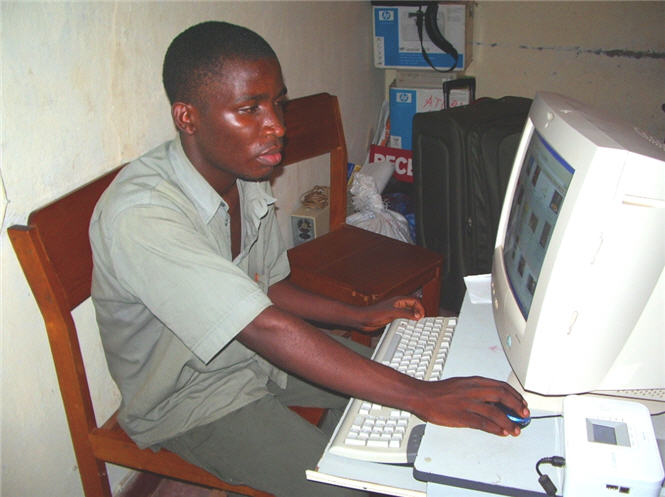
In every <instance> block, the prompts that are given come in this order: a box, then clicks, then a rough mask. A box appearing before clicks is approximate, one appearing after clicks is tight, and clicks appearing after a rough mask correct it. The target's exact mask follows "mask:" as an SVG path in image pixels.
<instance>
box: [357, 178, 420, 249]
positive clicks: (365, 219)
mask: <svg viewBox="0 0 665 497" xmlns="http://www.w3.org/2000/svg"><path fill="white" fill-rule="evenodd" d="M349 191H350V192H351V195H352V202H353V206H354V207H355V209H356V211H358V212H356V213H355V214H351V215H350V216H349V217H347V218H346V222H347V224H350V225H352V226H357V227H358V228H362V229H365V230H367V231H372V232H374V233H379V234H381V235H385V236H388V237H390V238H394V239H396V240H401V241H403V242H407V243H413V240H412V239H411V234H410V233H409V223H408V222H407V220H406V218H405V217H404V216H402V215H401V214H400V213H398V212H395V211H391V210H389V209H387V208H386V206H385V205H384V204H383V199H382V198H381V195H379V192H378V191H377V188H376V184H375V183H374V179H373V178H371V177H369V176H366V175H364V174H361V173H360V172H358V173H357V174H356V176H355V178H354V180H353V184H352V185H351V189H350V190H349Z"/></svg>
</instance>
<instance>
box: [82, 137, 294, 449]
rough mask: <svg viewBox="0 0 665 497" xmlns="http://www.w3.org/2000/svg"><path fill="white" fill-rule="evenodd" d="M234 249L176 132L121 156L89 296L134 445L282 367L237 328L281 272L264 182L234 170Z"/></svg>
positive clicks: (247, 395) (226, 402)
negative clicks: (237, 226) (135, 154)
mask: <svg viewBox="0 0 665 497" xmlns="http://www.w3.org/2000/svg"><path fill="white" fill-rule="evenodd" d="M238 188H239V191H240V198H241V219H242V245H241V252H240V254H239V255H238V256H237V257H236V258H235V260H232V256H231V233H230V217H229V215H228V206H227V205H226V203H225V202H224V200H223V199H222V198H221V196H220V195H219V194H218V193H217V192H216V191H215V190H213V189H212V187H211V186H210V185H209V184H208V183H207V182H206V181H205V180H204V179H203V177H202V176H201V175H200V174H199V173H198V171H197V170H196V169H195V168H194V166H193V165H192V164H191V163H190V161H189V160H188V158H187V156H186V155H185V153H184V151H183V149H182V145H181V143H180V140H179V138H176V139H175V140H173V141H170V142H167V143H165V144H163V145H162V146H160V147H158V148H156V149H154V150H153V151H151V152H149V153H148V154H146V155H145V156H143V157H141V158H139V159H137V160H135V161H133V162H131V163H130V164H129V165H127V166H126V167H125V168H124V169H123V170H122V171H121V172H120V173H119V174H118V176H117V178H116V179H115V180H114V181H113V183H112V184H111V186H110V187H109V188H108V189H107V190H106V192H105V193H104V194H103V195H102V197H101V199H100V200H99V202H98V204H97V207H96V208H95V211H94V213H93V216H92V221H91V224H90V241H91V244H92V251H93V261H94V270H93V280H92V299H93V303H94V306H95V311H96V315H97V322H98V324H99V328H100V333H101V337H102V344H103V346H104V351H105V354H106V359H107V362H108V366H109V370H110V372H111V375H112V377H113V378H114V380H115V382H116V383H117V385H118V387H119V389H120V392H121V394H122V402H121V406H120V412H119V416H118V420H119V422H120V424H121V426H122V427H123V429H125V431H126V432H127V433H128V434H129V435H130V436H131V437H132V438H133V439H134V441H135V442H136V443H137V444H138V445H139V446H140V447H147V446H151V445H155V444H158V443H159V442H160V441H162V440H165V439H168V438H171V437H174V436H177V435H180V434H182V433H184V432H185V431H187V430H189V429H191V428H193V427H195V426H199V425H202V424H205V423H209V422H211V421H214V420H216V419H218V418H220V417H222V416H224V415H225V414H228V413H229V412H231V411H233V410H236V409H238V408H240V407H242V406H244V405H246V404H248V403H250V402H253V401H254V400H256V399H258V398H260V397H262V396H263V395H265V394H266V393H267V390H266V384H267V381H268V379H272V380H274V381H276V382H277V383H278V384H280V385H281V386H285V384H286V375H285V373H284V372H282V371H280V370H278V369H277V368H275V367H273V366H272V365H270V364H269V363H268V362H267V361H265V360H264V359H262V358H261V357H259V356H257V355H256V354H255V353H254V352H252V351H251V350H249V349H247V348H246V347H244V346H243V345H242V344H241V343H239V342H238V341H237V340H234V338H235V336H236V335H237V334H238V333H239V332H240V331H241V330H242V329H243V328H244V327H245V326H246V325H247V324H249V323H250V322H251V321H252V320H253V319H254V318H255V317H256V316H257V315H258V314H259V313H260V312H261V311H263V310H264V309H265V308H266V307H268V306H270V305H271V302H270V300H269V298H268V297H267V295H266V292H267V289H268V287H269V286H270V285H271V284H273V283H276V282H278V281H280V280H282V279H283V278H285V277H286V276H288V274H289V264H288V259H287V255H286V250H285V247H284V244H283V241H282V238H281V235H280V231H279V228H278V225H277V221H276V219H275V212H274V205H273V204H274V201H275V199H274V198H273V197H272V196H271V191H270V185H269V183H268V182H262V183H256V182H244V181H241V180H238Z"/></svg>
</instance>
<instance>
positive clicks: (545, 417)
mask: <svg viewBox="0 0 665 497" xmlns="http://www.w3.org/2000/svg"><path fill="white" fill-rule="evenodd" d="M562 417H563V414H547V415H542V416H531V419H532V420H533V419H549V418H562Z"/></svg>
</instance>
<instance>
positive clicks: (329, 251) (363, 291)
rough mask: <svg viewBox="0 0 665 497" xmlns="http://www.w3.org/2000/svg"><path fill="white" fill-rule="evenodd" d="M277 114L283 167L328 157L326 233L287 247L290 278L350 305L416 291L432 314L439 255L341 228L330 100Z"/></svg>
mask: <svg viewBox="0 0 665 497" xmlns="http://www.w3.org/2000/svg"><path fill="white" fill-rule="evenodd" d="M284 117H285V122H286V142H285V146H284V153H283V156H284V160H283V164H284V165H289V164H293V163H295V162H299V161H301V160H304V159H308V158H312V157H317V156H319V155H324V154H329V155H330V201H329V205H330V232H329V233H327V234H325V235H323V236H321V237H319V238H316V239H314V240H312V241H309V242H306V243H303V244H301V245H298V246H296V247H294V248H292V249H291V250H289V261H290V263H291V281H293V282H294V283H296V284H297V285H299V286H301V287H303V288H306V289H307V290H310V291H312V292H316V293H319V294H322V295H326V296H328V297H332V298H336V299H339V300H341V301H343V302H347V303H350V304H357V305H370V304H373V303H375V302H378V301H381V300H383V299H386V298H388V297H392V296H396V295H410V294H413V293H415V292H417V291H421V292H422V297H421V298H422V302H423V305H424V307H425V311H426V313H427V315H430V316H434V315H437V314H438V313H439V294H440V291H441V266H442V263H443V256H441V255H440V254H438V253H436V252H433V251H431V250H427V249H425V248H422V247H418V246H415V245H411V244H408V243H404V242H401V241H398V240H394V239H392V238H388V237H386V236H383V235H378V234H376V233H371V232H369V231H366V230H363V229H360V228H357V227H354V226H350V225H347V224H344V221H345V219H346V208H347V207H346V206H347V202H346V188H347V152H346V142H345V138H344V130H343V128H342V119H341V115H340V110H339V104H338V102H337V97H335V96H333V95H329V94H327V93H321V94H317V95H312V96H308V97H303V98H298V99H294V100H292V101H290V102H289V103H288V104H287V107H286V112H285V116H284ZM353 338H354V339H355V340H357V341H359V342H362V343H365V344H369V342H370V339H371V337H370V336H368V335H366V334H361V333H353Z"/></svg>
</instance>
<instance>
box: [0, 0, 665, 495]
mask: <svg viewBox="0 0 665 497" xmlns="http://www.w3.org/2000/svg"><path fill="white" fill-rule="evenodd" d="M0 9H1V10H0V13H1V14H2V20H1V22H2V24H1V26H0V28H1V31H0V36H1V38H0V46H1V50H2V52H1V57H2V59H1V60H2V79H1V81H2V83H1V84H2V86H1V87H0V92H1V94H2V107H1V108H2V124H1V126H2V142H1V143H2V156H1V158H0V160H1V163H0V165H1V167H2V174H1V179H2V181H3V183H4V190H3V189H2V188H0V213H2V214H3V217H2V219H3V221H2V234H1V237H0V243H1V244H2V246H1V260H0V263H1V271H2V275H1V276H2V278H1V280H2V287H1V291H2V304H1V305H2V307H1V326H2V330H1V331H0V343H1V349H0V350H1V355H0V360H1V361H2V362H1V366H0V374H1V381H0V388H1V389H2V392H1V404H2V411H1V413H0V422H1V427H2V430H1V432H0V436H1V437H2V439H1V444H2V460H1V463H2V473H1V478H2V482H1V489H2V495H3V496H5V497H23V496H26V495H30V496H35V497H36V496H58V497H59V496H62V497H77V496H80V495H82V491H81V488H80V482H79V477H78V473H77V470H76V463H75V461H74V457H73V453H72V449H71V442H70V439H69V432H68V429H67V426H66V422H65V419H64V412H63V410H62V406H61V400H60V394H59V390H58V386H57V383H56V379H55V373H54V370H53V365H52V362H51V358H50V351H49V349H48V344H47V341H46V337H45V334H44V329H43V322H42V320H41V316H40V314H39V312H38V310H37V307H36V305H35V303H34V300H33V298H32V295H31V293H30V290H29V288H28V286H27V284H26V282H25V279H24V277H23V274H22V272H21V270H20V268H19V267H18V263H17V261H16V258H15V256H14V253H13V250H12V248H11V245H10V244H9V242H8V239H7V236H6V228H7V227H8V226H10V225H11V224H14V223H24V222H25V221H26V219H27V216H28V214H29V213H30V211H32V210H33V209H35V208H37V207H39V206H41V205H43V204H45V203H47V202H49V201H51V200H53V199H55V198H57V197H58V196H60V195H62V194H64V193H65V192H67V191H69V190H71V189H73V188H74V187H76V186H78V185H80V184H83V183H85V182H87V181H89V180H91V179H92V178H94V177H96V176H98V175H100V174H101V173H102V172H104V171H106V170H109V169H111V168H113V167H115V166H116V165H118V164H121V163H122V162H124V161H127V160H130V159H132V158H134V157H135V156H137V155H139V154H141V153H142V152H144V151H146V150H148V149H150V148H151V147H153V146H155V145H157V144H159V143H161V142H162V141H164V140H165V139H167V138H170V137H171V136H172V135H173V127H172V125H171V122H170V117H169V110H168V105H167V103H166V98H165V97H164V95H163V90H162V88H161V83H160V66H161V59H162V57H163V53H164V51H165V49H166V47H167V45H168V43H169V41H170V40H171V39H172V38H173V36H175V35H176V34H177V33H178V32H180V31H181V30H182V29H184V28H186V27H187V26H189V25H191V24H193V23H195V22H198V21H202V20H206V19H225V20H229V21H232V22H236V23H239V24H244V25H246V26H249V27H251V28H253V29H256V30H257V31H258V32H259V33H261V34H263V35H264V36H265V37H266V38H267V39H268V41H269V42H270V43H271V44H272V45H273V47H274V48H275V50H276V51H277V53H278V54H279V55H280V56H281V60H282V65H283V69H284V75H285V79H286V83H287V85H288V87H289V93H290V95H291V96H299V95H305V94H308V93H313V92H317V91H329V92H331V93H335V94H337V95H339V96H340V100H341V105H342V114H343V116H344V125H345V130H346V135H347V141H348V144H349V150H350V158H351V159H352V160H355V161H362V160H363V158H364V153H365V148H366V143H367V139H368V135H369V130H370V128H371V127H372V126H373V124H374V118H375V116H376V112H377V110H378V106H379V103H380V100H381V98H382V96H383V87H384V85H383V78H384V75H383V73H382V72H380V71H377V70H375V69H372V62H371V28H370V14H369V12H370V7H369V2H365V1H362V2H360V1H357V2H344V3H342V4H339V3H338V4H331V3H327V2H289V3H285V2H267V3H257V2H221V3H220V2H200V3H195V2H185V3H175V2H164V3H159V2H150V3H143V2H100V3H54V2H53V3H52V2H45V3H34V2H33V3H8V2H2V3H1V4H0ZM664 25H665V3H661V2H602V3H601V2H571V3H568V4H567V3H564V2H484V1H482V2H479V3H477V4H475V7H474V45H473V50H474V55H473V62H472V64H471V66H470V68H469V73H470V74H473V75H475V76H476V77H477V78H478V95H479V96H496V97H498V96H502V95H508V94H511V95H523V96H529V97H531V96H533V94H534V93H535V91H536V90H539V89H547V90H553V91H558V92H561V93H565V94H568V95H570V96H573V97H576V98H578V99H581V100H584V101H587V102H589V103H592V104H595V105H598V106H600V107H604V108H608V109H612V110H614V111H615V112H616V113H618V114H620V115H622V116H624V117H626V118H628V119H629V120H630V121H632V122H633V123H634V124H636V125H638V126H640V127H642V128H644V129H645V130H647V131H648V132H649V133H651V134H652V135H654V136H656V137H658V138H659V139H661V140H662V139H663V137H664V136H665V114H663V112H662V110H661V109H660V106H661V104H662V103H663V102H665V84H664V82H665V57H664V55H663V54H664V53H665V31H664V30H663V26H664ZM318 165H320V164H319V163H313V164H307V165H303V166H296V167H292V168H289V169H287V172H286V174H284V175H282V176H281V177H280V178H278V180H277V184H276V185H275V190H276V192H277V195H278V197H280V220H281V222H282V226H283V231H284V233H285V235H286V236H287V237H288V238H290V233H289V231H288V227H287V225H286V222H285V221H286V218H287V216H288V214H289V213H290V212H291V210H292V209H293V207H294V206H295V204H296V203H297V199H298V197H299V195H300V193H302V192H303V191H305V190H306V189H307V188H308V187H309V186H311V185H313V184H316V183H320V182H322V181H324V178H325V174H317V167H316V166H318ZM318 169H320V168H318ZM0 186H1V185H0ZM5 210H6V212H5ZM288 238H287V239H288ZM76 320H77V322H78V323H79V326H80V329H81V341H82V347H83V350H84V355H85V359H86V362H87V363H89V364H90V365H91V368H90V369H91V371H92V377H91V380H92V381H91V383H92V385H93V390H94V402H95V404H96V406H97V407H98V408H99V413H100V414H101V415H102V416H105V415H107V414H108V413H109V412H111V411H113V410H114V409H115V408H116V406H117V403H118V396H117V392H116V391H115V388H114V386H113V384H112V382H110V380H109V378H108V376H107V373H106V369H105V364H104V359H103V355H102V353H101V347H100V345H99V339H98V336H97V331H96V327H95V324H94V316H93V313H92V309H91V306H90V305H89V302H86V303H84V304H83V305H82V306H81V307H80V308H79V309H77V315H76ZM111 474H112V481H113V484H114V486H117V485H118V483H119V482H120V481H121V479H122V478H123V477H124V476H125V475H126V472H125V470H123V469H120V468H111Z"/></svg>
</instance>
